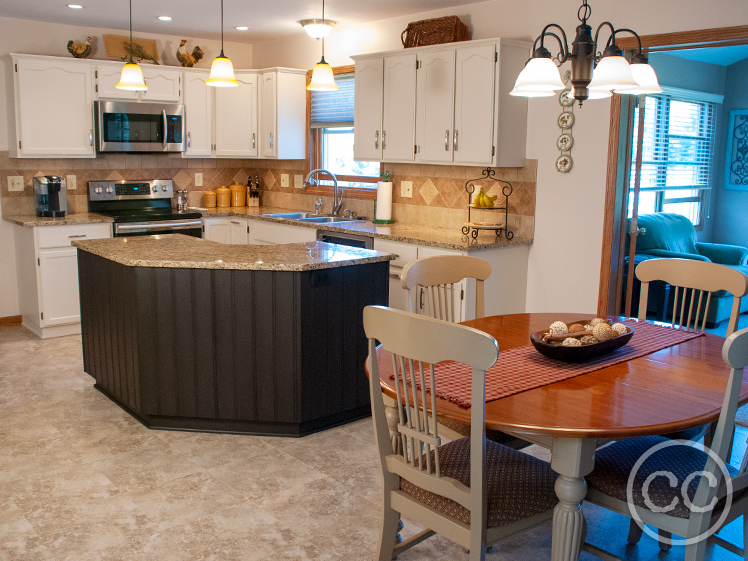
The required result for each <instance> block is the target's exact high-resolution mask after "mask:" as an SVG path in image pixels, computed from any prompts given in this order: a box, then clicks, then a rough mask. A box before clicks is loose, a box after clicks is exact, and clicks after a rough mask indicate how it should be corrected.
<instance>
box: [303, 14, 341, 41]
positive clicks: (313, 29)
mask: <svg viewBox="0 0 748 561" xmlns="http://www.w3.org/2000/svg"><path fill="white" fill-rule="evenodd" d="M299 23H300V24H301V27H303V28H304V31H306V32H307V35H309V37H311V38H312V39H323V38H324V37H327V36H328V35H330V32H331V31H332V28H333V27H335V22H334V21H332V20H331V19H324V18H323V19H303V20H301V21H300V22H299Z"/></svg>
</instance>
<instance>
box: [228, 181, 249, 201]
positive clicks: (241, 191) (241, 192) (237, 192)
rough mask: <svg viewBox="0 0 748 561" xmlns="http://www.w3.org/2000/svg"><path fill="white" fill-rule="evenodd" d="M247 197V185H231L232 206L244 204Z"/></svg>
mask: <svg viewBox="0 0 748 561" xmlns="http://www.w3.org/2000/svg"><path fill="white" fill-rule="evenodd" d="M246 197H247V187H246V186H245V185H239V184H238V183H234V184H233V185H232V186H231V206H244V205H245V204H246V203H245V199H246Z"/></svg>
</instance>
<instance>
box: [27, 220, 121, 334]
mask: <svg viewBox="0 0 748 561" xmlns="http://www.w3.org/2000/svg"><path fill="white" fill-rule="evenodd" d="M111 235H112V227H111V225H110V224H81V225H75V224H70V225H62V226H42V227H34V228H26V227H21V226H17V227H16V230H15V245H16V270H17V274H18V286H19V306H20V311H21V316H22V322H23V325H24V326H25V327H26V328H28V329H29V330H31V331H32V332H34V333H35V334H36V335H38V336H39V337H41V338H42V339H46V338H48V337H59V336H62V335H71V334H73V333H80V302H79V296H78V257H77V250H76V249H75V248H74V247H72V246H71V243H72V242H73V241H75V240H84V239H97V238H109V237H111Z"/></svg>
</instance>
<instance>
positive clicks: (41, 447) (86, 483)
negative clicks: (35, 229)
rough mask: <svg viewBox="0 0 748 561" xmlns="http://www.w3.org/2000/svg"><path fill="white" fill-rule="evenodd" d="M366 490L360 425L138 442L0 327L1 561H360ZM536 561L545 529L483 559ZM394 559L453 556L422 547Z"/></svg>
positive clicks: (72, 347)
mask: <svg viewBox="0 0 748 561" xmlns="http://www.w3.org/2000/svg"><path fill="white" fill-rule="evenodd" d="M745 434H748V433H746V431H743V432H742V433H741V438H740V439H739V440H738V442H742V440H745ZM379 478H380V476H379V472H378V467H377V460H376V456H375V452H374V445H373V436H372V433H371V426H370V420H363V421H359V422H355V423H351V424H349V425H346V426H343V427H339V428H336V429H332V430H329V431H325V432H322V433H318V434H315V435H312V436H308V437H305V438H302V439H287V438H265V437H251V436H236V435H218V434H200V433H188V432H167V431H151V430H148V429H146V428H144V427H143V426H142V425H141V424H140V423H138V422H137V421H135V420H134V419H132V418H131V417H130V416H129V415H127V414H126V413H124V412H123V411H122V410H121V409H120V408H119V407H117V406H116V405H115V404H114V403H112V402H111V401H109V400H108V399H107V398H106V397H104V396H103V395H102V394H100V393H99V392H98V391H96V390H95V389H94V388H93V381H92V379H91V378H90V377H89V376H88V375H87V374H85V373H84V372H83V366H82V360H81V351H80V337H79V336H70V337H62V338H58V339H51V340H46V341H42V340H40V339H37V338H36V337H35V336H33V335H31V334H29V333H28V332H27V331H25V330H24V329H23V328H20V327H5V328H0V560H1V561H16V560H18V561H20V560H23V561H73V560H74V561H105V560H106V561H110V560H111V561H132V560H138V561H151V560H153V561H182V560H184V561H234V560H236V561H238V560H241V561H281V560H299V561H301V560H314V561H323V560H324V561H338V560H340V561H342V560H345V561H368V560H373V559H374V552H375V544H376V541H377V534H378V525H379V524H378V519H379V498H378V497H379V488H380V482H379ZM585 512H586V514H587V520H588V524H589V534H588V535H589V539H590V541H592V542H593V543H597V544H604V545H606V546H607V547H609V548H611V549H613V550H614V552H615V553H617V554H618V555H621V556H622V557H624V558H625V559H627V560H634V559H638V560H649V559H652V560H655V559H656V560H658V561H662V560H669V559H682V558H683V551H682V548H674V549H673V550H672V551H671V552H670V553H669V554H668V555H664V556H660V555H659V553H658V551H659V550H658V548H657V545H656V543H655V542H654V541H653V540H651V539H649V538H647V537H646V536H645V537H644V538H642V541H641V543H640V544H638V545H637V546H632V547H628V548H627V547H626V546H625V541H624V537H625V534H626V531H627V528H628V519H625V518H623V517H620V516H617V515H612V514H609V513H605V512H604V511H602V510H600V509H596V508H594V507H590V508H588V507H585ZM414 531H415V529H414V527H413V525H412V524H409V523H407V521H406V533H411V532H414ZM727 531H728V532H727V535H728V537H730V538H731V539H732V540H733V541H737V540H739V539H740V538H741V537H742V536H741V529H740V527H739V526H738V525H736V524H733V525H732V526H731V527H728V528H727ZM708 554H709V557H708V559H710V560H711V561H716V560H718V559H719V560H722V559H725V560H731V559H737V557H736V556H734V555H732V554H729V553H727V552H725V551H723V550H720V549H719V548H714V550H712V549H711V548H710V549H709V550H708ZM549 558H550V524H546V525H543V526H540V527H537V528H535V529H534V530H532V531H529V532H526V533H524V534H520V535H516V536H514V537H511V538H509V539H507V540H504V541H503V542H501V543H500V544H498V545H497V546H495V547H494V549H493V551H492V552H491V553H490V554H489V556H488V559H490V560H491V561H499V560H524V559H531V560H536V559H537V560H539V559H549ZM398 559H399V560H400V561H414V560H439V561H447V560H449V561H452V560H454V561H466V560H467V554H466V553H465V551H463V550H462V548H460V547H458V546H456V545H455V544H453V543H451V542H450V541H448V540H446V539H443V538H440V537H436V538H431V539H430V540H428V541H426V542H424V543H423V544H421V545H419V546H417V547H415V548H413V549H412V550H410V551H408V552H406V553H404V554H402V555H400V556H399V558H398ZM580 559H582V560H584V561H589V560H591V559H593V557H591V556H589V555H587V554H582V556H581V557H580Z"/></svg>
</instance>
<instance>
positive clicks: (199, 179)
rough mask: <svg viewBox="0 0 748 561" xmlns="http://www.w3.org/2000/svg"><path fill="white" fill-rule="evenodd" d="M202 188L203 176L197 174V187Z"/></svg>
mask: <svg viewBox="0 0 748 561" xmlns="http://www.w3.org/2000/svg"><path fill="white" fill-rule="evenodd" d="M202 186H203V174H202V173H196V174H195V187H202Z"/></svg>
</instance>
